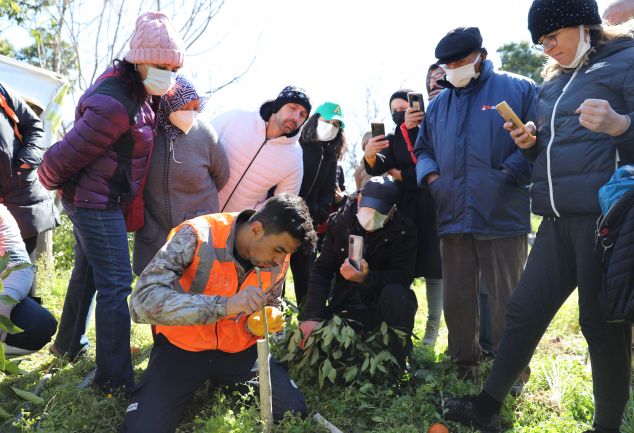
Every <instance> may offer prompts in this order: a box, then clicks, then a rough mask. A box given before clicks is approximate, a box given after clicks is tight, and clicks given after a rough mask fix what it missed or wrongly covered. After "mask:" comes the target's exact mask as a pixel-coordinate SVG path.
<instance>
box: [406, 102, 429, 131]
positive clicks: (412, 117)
mask: <svg viewBox="0 0 634 433" xmlns="http://www.w3.org/2000/svg"><path fill="white" fill-rule="evenodd" d="M424 118H425V113H423V112H422V111H418V110H414V109H413V108H411V107H410V108H408V109H407V110H405V127H406V128H407V129H413V128H416V127H417V126H420V124H421V123H423V119H424Z"/></svg>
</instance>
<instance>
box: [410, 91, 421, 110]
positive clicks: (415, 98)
mask: <svg viewBox="0 0 634 433" xmlns="http://www.w3.org/2000/svg"><path fill="white" fill-rule="evenodd" d="M407 102H408V103H409V107H410V108H411V109H413V110H416V111H422V112H423V113H424V112H425V100H424V99H423V94H422V93H418V92H408V93H407Z"/></svg>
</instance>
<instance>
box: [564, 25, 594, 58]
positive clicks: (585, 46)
mask: <svg viewBox="0 0 634 433" xmlns="http://www.w3.org/2000/svg"><path fill="white" fill-rule="evenodd" d="M590 48H592V45H590V34H587V35H586V31H585V28H584V26H583V25H580V26H579V44H578V45H577V53H576V54H575V58H574V59H573V60H572V62H570V63H568V64H567V65H561V66H562V67H564V68H576V67H577V66H579V63H581V61H582V60H583V56H585V55H586V53H587V52H588V50H590Z"/></svg>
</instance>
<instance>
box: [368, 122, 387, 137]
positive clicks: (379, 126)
mask: <svg viewBox="0 0 634 433" xmlns="http://www.w3.org/2000/svg"><path fill="white" fill-rule="evenodd" d="M370 130H371V131H372V138H374V137H377V136H379V135H385V125H384V124H383V123H379V122H372V123H370Z"/></svg>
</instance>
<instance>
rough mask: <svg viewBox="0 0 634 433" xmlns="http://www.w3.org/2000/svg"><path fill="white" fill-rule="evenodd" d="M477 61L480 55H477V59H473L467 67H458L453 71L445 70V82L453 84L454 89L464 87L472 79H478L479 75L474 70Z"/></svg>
mask: <svg viewBox="0 0 634 433" xmlns="http://www.w3.org/2000/svg"><path fill="white" fill-rule="evenodd" d="M479 60H480V54H478V57H476V58H475V60H474V61H473V63H469V64H468V65H464V66H460V67H459V68H455V69H449V68H447V69H445V72H446V73H447V81H449V82H450V83H451V84H453V86H454V87H458V88H460V87H465V86H466V85H467V84H469V83H470V82H471V80H472V79H473V78H478V77H479V76H480V73H478V72H476V70H475V65H476V63H478V61H479Z"/></svg>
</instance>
